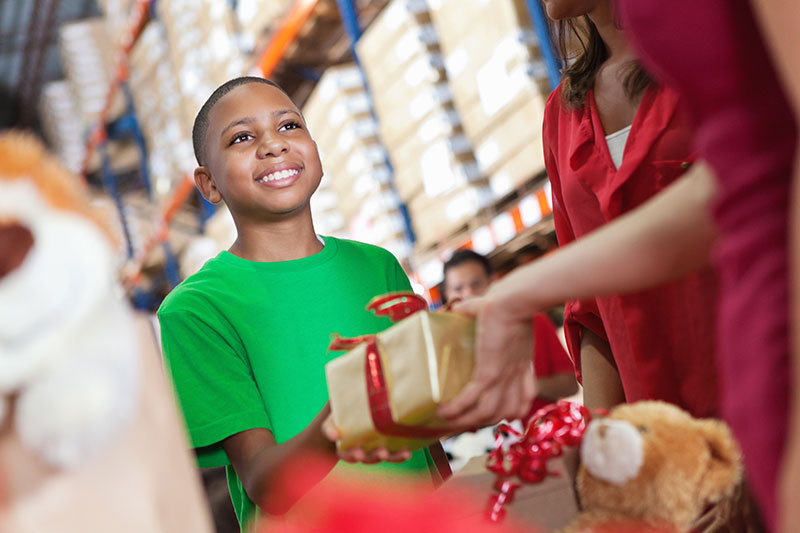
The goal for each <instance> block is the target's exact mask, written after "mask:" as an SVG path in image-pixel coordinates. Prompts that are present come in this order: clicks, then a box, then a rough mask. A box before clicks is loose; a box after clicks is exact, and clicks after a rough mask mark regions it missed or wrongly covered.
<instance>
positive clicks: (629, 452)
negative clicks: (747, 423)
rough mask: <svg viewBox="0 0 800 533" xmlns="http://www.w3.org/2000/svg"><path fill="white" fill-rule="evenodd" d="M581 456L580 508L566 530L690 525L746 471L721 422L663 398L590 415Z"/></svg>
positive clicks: (662, 528) (667, 528) (727, 494)
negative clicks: (684, 408)
mask: <svg viewBox="0 0 800 533" xmlns="http://www.w3.org/2000/svg"><path fill="white" fill-rule="evenodd" d="M580 457H581V466H580V470H579V472H578V475H577V482H576V486H577V492H578V497H579V500H580V503H581V507H582V511H581V512H580V513H579V514H578V515H577V516H576V517H575V519H574V520H572V521H571V522H570V524H569V525H568V526H567V527H566V528H564V529H563V530H562V532H563V533H577V532H583V533H588V532H598V531H617V530H621V531H640V532H641V531H660V532H667V531H669V532H687V531H690V530H691V529H692V524H693V522H694V521H695V520H696V519H697V518H698V517H700V516H701V514H703V511H704V509H705V508H706V507H707V506H709V505H713V504H716V503H719V502H721V501H723V500H726V499H728V498H730V497H731V496H732V494H733V493H734V491H735V489H736V488H737V486H738V485H739V483H740V480H741V477H742V461H741V452H740V450H739V447H738V445H737V443H736V441H735V440H734V438H733V435H732V433H731V431H730V429H729V428H728V427H727V426H726V425H725V424H724V423H723V422H721V421H719V420H712V419H697V418H694V417H692V416H690V415H689V414H688V413H687V412H685V411H683V410H682V409H680V408H678V407H676V406H674V405H671V404H668V403H665V402H661V401H641V402H636V403H631V404H623V405H620V406H617V407H615V408H614V409H613V410H612V411H611V412H610V413H609V416H608V417H603V418H595V419H593V420H592V422H590V424H589V426H588V427H587V429H586V433H585V435H584V437H583V442H582V443H581V448H580Z"/></svg>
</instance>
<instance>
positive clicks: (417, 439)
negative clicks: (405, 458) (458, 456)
mask: <svg viewBox="0 0 800 533" xmlns="http://www.w3.org/2000/svg"><path fill="white" fill-rule="evenodd" d="M365 339H372V342H374V345H373V346H374V348H370V345H371V343H370V342H362V343H361V344H358V345H357V346H356V347H355V348H353V349H352V350H350V351H349V352H348V353H346V354H345V355H343V356H341V357H339V358H337V359H334V360H332V361H330V362H329V363H328V364H327V365H326V366H325V373H326V375H327V379H328V391H329V395H330V405H331V411H332V414H333V421H334V423H335V425H336V427H337V428H338V429H339V432H340V434H341V439H340V440H339V441H338V442H337V446H338V448H339V449H340V450H345V449H348V448H351V447H354V446H361V447H362V448H363V449H364V450H365V451H369V450H373V449H375V448H378V447H386V448H388V449H389V450H391V451H396V450H400V449H402V448H404V447H407V448H408V449H410V450H414V449H419V448H422V447H424V446H426V445H428V444H430V443H431V442H433V441H435V440H436V438H437V436H443V435H445V433H446V430H444V429H439V428H442V427H443V421H442V420H440V419H438V418H437V416H436V408H437V406H438V405H440V404H441V403H444V402H447V401H449V400H452V399H453V398H455V397H456V396H457V395H458V393H459V392H460V391H461V390H462V389H463V387H464V386H465V385H466V384H467V383H468V382H469V380H470V378H471V377H472V369H473V365H474V343H475V323H474V320H473V319H472V318H469V317H466V316H463V315H460V314H457V313H452V312H449V311H437V312H428V311H418V312H416V313H414V314H412V315H410V316H408V317H407V318H405V319H403V320H401V321H400V322H398V323H397V324H395V325H394V326H392V327H391V328H389V329H387V330H386V331H384V332H382V333H379V334H378V335H376V336H369V337H365ZM370 350H374V352H372V353H375V352H376V353H377V359H379V361H377V363H379V365H380V367H381V369H382V373H383V379H384V382H385V390H386V392H388V401H386V402H384V403H385V404H388V405H383V406H381V405H376V402H378V400H376V398H375V394H374V390H373V391H370V390H369V387H368V383H367V379H368V373H369V374H370V375H369V378H370V379H372V378H375V375H374V374H375V372H374V368H373V369H372V370H370V369H369V368H368V364H367V359H368V356H369V353H370ZM370 392H373V394H372V397H371V395H370ZM370 402H372V403H370ZM381 407H383V408H384V413H385V408H386V407H388V410H389V413H390V415H391V420H392V421H393V422H394V423H396V424H401V425H403V426H411V427H412V431H403V430H402V429H401V430H399V431H395V432H390V433H393V434H392V435H389V434H386V432H384V433H381V432H379V431H378V429H377V428H376V426H375V422H374V416H375V415H374V412H375V410H376V409H381ZM420 427H423V428H426V429H423V430H421V431H420V430H419V428H420Z"/></svg>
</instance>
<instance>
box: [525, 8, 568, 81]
mask: <svg viewBox="0 0 800 533" xmlns="http://www.w3.org/2000/svg"><path fill="white" fill-rule="evenodd" d="M525 3H526V4H527V5H528V11H530V14H531V19H532V20H533V27H534V29H535V30H536V37H537V38H538V39H539V49H540V50H541V52H542V59H544V64H545V67H546V68H547V79H548V80H549V81H550V88H551V89H555V88H556V87H558V84H559V82H560V81H561V63H560V62H559V60H558V58H557V57H556V53H555V51H554V50H553V42H552V41H551V39H550V28H549V25H548V23H547V16H546V15H545V14H544V10H543V9H542V4H541V3H540V2H539V0H525Z"/></svg>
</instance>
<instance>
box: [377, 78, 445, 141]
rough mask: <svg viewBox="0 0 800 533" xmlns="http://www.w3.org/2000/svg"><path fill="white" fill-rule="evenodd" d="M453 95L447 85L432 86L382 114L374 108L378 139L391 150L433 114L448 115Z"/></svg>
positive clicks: (404, 99) (408, 97)
mask: <svg viewBox="0 0 800 533" xmlns="http://www.w3.org/2000/svg"><path fill="white" fill-rule="evenodd" d="M452 99H453V95H452V93H451V92H450V86H449V85H448V84H447V83H439V84H437V85H435V86H433V87H423V88H422V90H420V91H419V92H417V93H415V94H413V95H412V94H408V95H405V96H404V97H403V100H399V101H397V102H395V105H394V106H392V107H389V108H386V109H383V111H380V110H377V109H376V114H377V115H378V124H379V127H380V134H381V139H382V140H383V142H384V143H385V144H386V146H387V148H389V150H390V151H391V150H392V149H393V148H394V147H396V146H399V145H401V144H402V143H403V142H405V139H406V138H407V137H408V136H409V135H411V134H412V132H414V131H416V129H417V128H418V127H419V126H420V124H421V123H422V122H423V121H424V120H425V119H427V118H428V117H430V116H432V115H434V114H436V113H449V112H450V110H452V109H453V107H452Z"/></svg>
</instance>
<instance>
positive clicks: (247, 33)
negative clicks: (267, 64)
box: [234, 0, 292, 53]
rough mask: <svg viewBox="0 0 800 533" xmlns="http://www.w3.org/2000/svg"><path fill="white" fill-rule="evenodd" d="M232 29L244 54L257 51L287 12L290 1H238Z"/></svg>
mask: <svg viewBox="0 0 800 533" xmlns="http://www.w3.org/2000/svg"><path fill="white" fill-rule="evenodd" d="M235 5H236V17H235V19H234V27H235V29H236V30H237V31H236V33H237V38H238V44H239V47H240V48H241V49H242V51H244V52H245V53H250V52H252V51H253V50H256V49H258V45H259V42H260V41H262V40H263V39H264V38H265V37H266V36H267V35H268V34H269V29H270V28H272V27H273V26H274V25H275V23H276V22H278V21H279V20H280V19H281V18H282V17H283V16H284V15H285V14H286V12H287V11H288V9H289V7H291V5H292V0H238V1H237V2H236V4H235Z"/></svg>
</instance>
